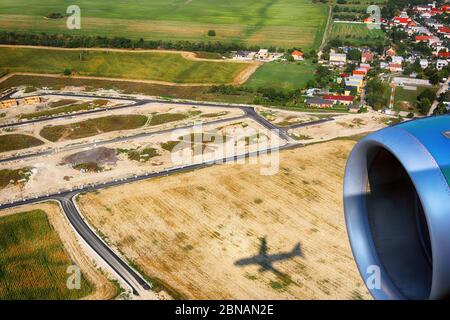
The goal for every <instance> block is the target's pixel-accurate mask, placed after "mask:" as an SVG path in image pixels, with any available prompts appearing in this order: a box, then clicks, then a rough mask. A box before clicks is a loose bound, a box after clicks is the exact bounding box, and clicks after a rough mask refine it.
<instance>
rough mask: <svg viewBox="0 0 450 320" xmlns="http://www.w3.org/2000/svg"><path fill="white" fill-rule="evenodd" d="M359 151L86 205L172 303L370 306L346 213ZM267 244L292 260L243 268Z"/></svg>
mask: <svg viewBox="0 0 450 320" xmlns="http://www.w3.org/2000/svg"><path fill="white" fill-rule="evenodd" d="M354 143H355V142H354V141H349V140H340V141H333V142H328V143H321V144H315V145H312V146H308V147H305V148H302V149H293V150H288V151H282V152H281V153H280V168H279V171H278V172H277V173H276V174H275V175H271V176H263V175H261V174H260V173H261V172H260V169H261V167H262V166H263V165H262V164H259V165H251V164H248V163H247V164H224V165H218V166H213V167H209V168H205V169H201V170H196V171H194V172H188V173H182V174H178V175H176V176H169V177H164V178H158V179H152V180H148V181H143V182H139V183H133V184H128V185H124V186H120V187H114V188H108V189H105V190H101V191H99V192H96V193H88V194H85V195H82V196H80V198H79V200H78V205H79V206H80V208H81V211H82V213H83V215H84V216H85V217H86V219H87V220H88V221H89V222H90V224H91V225H92V226H94V227H95V228H96V229H97V230H98V232H99V233H101V234H106V235H107V237H108V239H107V241H108V242H109V243H111V244H112V245H114V246H116V247H117V248H118V250H120V252H123V254H124V256H125V257H126V258H127V260H128V261H129V262H130V263H131V264H132V265H133V266H134V267H136V268H137V269H138V270H140V271H141V272H143V273H144V274H145V275H146V276H147V278H149V279H150V281H152V282H153V283H155V284H157V287H158V288H160V289H162V290H164V289H165V290H166V291H167V292H169V293H170V294H171V295H172V296H173V297H177V298H188V299H283V298H284V299H370V296H369V295H368V293H367V292H366V289H365V288H364V284H363V282H362V281H361V279H360V276H359V274H358V271H357V270H356V266H355V264H354V261H353V259H352V256H351V252H350V248H349V244H348V240H347V236H346V231H345V225H344V215H343V212H342V196H341V195H342V178H343V173H344V166H345V162H346V159H347V156H348V153H349V152H350V150H351V149H352V147H353V145H354ZM166 147H168V148H169V146H166ZM266 160H267V159H266ZM265 163H267V162H265ZM280 190H283V192H280ZM262 239H265V241H266V243H267V247H268V249H267V254H268V255H271V254H277V253H281V252H283V253H284V252H292V256H291V257H290V258H286V259H285V260H281V261H278V262H275V263H273V269H269V270H267V271H266V272H264V271H261V269H260V266H258V265H256V264H251V263H250V264H249V265H244V264H243V263H242V259H245V258H250V257H253V256H254V255H256V254H257V253H258V250H259V248H260V245H261V242H262V241H264V240H262Z"/></svg>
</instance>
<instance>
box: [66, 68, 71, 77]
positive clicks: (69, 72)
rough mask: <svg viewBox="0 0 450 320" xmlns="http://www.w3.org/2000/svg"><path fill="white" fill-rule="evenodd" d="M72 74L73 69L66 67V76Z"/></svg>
mask: <svg viewBox="0 0 450 320" xmlns="http://www.w3.org/2000/svg"><path fill="white" fill-rule="evenodd" d="M71 74H72V70H70V69H64V75H65V76H70V75H71Z"/></svg>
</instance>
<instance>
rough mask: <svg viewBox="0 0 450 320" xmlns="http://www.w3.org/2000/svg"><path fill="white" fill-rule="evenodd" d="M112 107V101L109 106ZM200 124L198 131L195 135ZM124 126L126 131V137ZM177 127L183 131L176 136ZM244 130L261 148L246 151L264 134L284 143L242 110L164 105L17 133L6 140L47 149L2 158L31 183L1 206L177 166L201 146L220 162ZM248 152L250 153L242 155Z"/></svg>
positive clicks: (4, 196)
mask: <svg viewBox="0 0 450 320" xmlns="http://www.w3.org/2000/svg"><path fill="white" fill-rule="evenodd" d="M56 102H57V101H56ZM112 103H114V102H109V101H108V104H112ZM199 121H201V123H202V124H201V126H200V127H199V126H197V127H193V128H191V126H192V125H193V124H195V123H197V122H199ZM121 126H122V128H124V129H123V130H120V128H121ZM177 128H180V129H179V130H174V129H177ZM182 128H184V129H182ZM239 129H241V130H250V131H251V130H254V131H255V132H257V133H255V136H254V138H255V139H254V140H255V141H253V139H251V138H243V139H245V141H244V143H245V144H246V145H251V144H253V143H257V140H258V137H260V136H261V135H263V136H264V137H265V138H267V139H268V140H270V139H277V140H278V139H279V138H278V137H276V136H273V135H271V134H270V133H269V132H268V131H267V129H265V128H264V127H262V126H261V125H260V124H258V123H257V122H255V121H254V120H252V119H250V118H245V117H244V113H243V111H242V110H240V109H233V108H225V107H224V108H217V107H215V108H210V107H203V106H184V105H183V106H173V105H166V104H164V103H151V104H148V105H141V106H139V107H135V108H133V107H131V108H127V109H118V110H110V111H108V115H105V114H104V113H95V114H86V115H78V116H76V118H75V117H74V118H72V117H69V118H63V119H52V120H50V121H42V122H36V123H30V124H27V125H22V126H17V127H14V128H13V129H12V130H8V131H7V132H4V134H3V135H0V138H2V137H5V138H6V139H8V138H9V137H12V136H13V135H14V136H26V137H33V138H35V139H38V140H39V141H42V143H41V144H39V145H36V146H32V147H30V148H24V149H19V150H11V151H6V152H2V153H1V154H0V161H1V159H5V160H8V159H11V157H12V159H16V160H13V161H3V162H0V170H24V169H26V170H28V171H29V174H28V175H27V177H26V179H22V180H26V181H20V182H21V183H10V184H8V186H6V189H5V191H7V192H2V193H1V194H0V202H5V201H8V200H9V201H10V200H11V199H20V198H23V197H30V196H31V197H33V196H35V195H38V194H42V192H47V193H55V192H58V191H61V190H68V189H72V188H76V187H79V186H85V185H88V184H93V183H101V182H104V181H111V180H113V179H121V178H123V177H129V176H133V175H140V174H145V173H149V172H155V171H161V170H164V169H167V168H171V167H174V166H179V165H181V164H186V163H181V164H180V163H176V162H174V159H173V158H172V155H173V152H172V151H174V149H175V148H178V149H179V150H178V152H180V153H182V152H183V151H188V152H189V153H191V152H192V153H193V152H194V151H195V150H194V148H195V146H197V147H199V148H200V152H201V153H202V157H203V158H208V159H214V158H215V157H220V155H221V154H223V153H224V152H225V151H223V150H222V149H224V146H223V145H222V144H221V143H220V142H225V141H226V140H227V138H228V136H227V134H228V133H229V132H233V130H239ZM197 131H198V132H197ZM200 131H204V132H205V133H203V134H201V133H200ZM194 133H198V134H199V135H202V137H201V138H200V141H197V140H195V139H196V138H195V137H192V139H191V136H192V135H193V134H194ZM208 133H211V136H208ZM217 138H221V139H219V140H222V141H219V140H217ZM260 138H261V137H260ZM216 140H217V141H216ZM10 141H12V140H10ZM278 143H279V144H283V143H284V142H282V141H281V140H280V141H279V142H278ZM8 145H9V146H10V145H11V143H9V144H8ZM244 149H245V148H244ZM221 150H222V151H223V152H220V151H221ZM245 152H248V148H247V149H245V150H243V151H242V153H245ZM23 156H25V157H23ZM190 160H192V161H194V160H195V159H194V158H192V159H188V161H190Z"/></svg>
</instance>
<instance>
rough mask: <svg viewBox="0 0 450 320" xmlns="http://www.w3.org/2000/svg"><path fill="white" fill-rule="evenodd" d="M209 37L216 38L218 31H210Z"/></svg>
mask: <svg viewBox="0 0 450 320" xmlns="http://www.w3.org/2000/svg"><path fill="white" fill-rule="evenodd" d="M208 36H209V37H215V36H216V31H215V30H209V31H208Z"/></svg>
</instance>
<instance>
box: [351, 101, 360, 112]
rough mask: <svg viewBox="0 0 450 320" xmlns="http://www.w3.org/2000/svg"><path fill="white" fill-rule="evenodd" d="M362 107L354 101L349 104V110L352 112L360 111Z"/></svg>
mask: <svg viewBox="0 0 450 320" xmlns="http://www.w3.org/2000/svg"><path fill="white" fill-rule="evenodd" d="M360 109H361V108H360V106H359V105H356V104H353V103H351V104H350V105H349V106H348V112H350V113H358V112H359V110H360Z"/></svg>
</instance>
